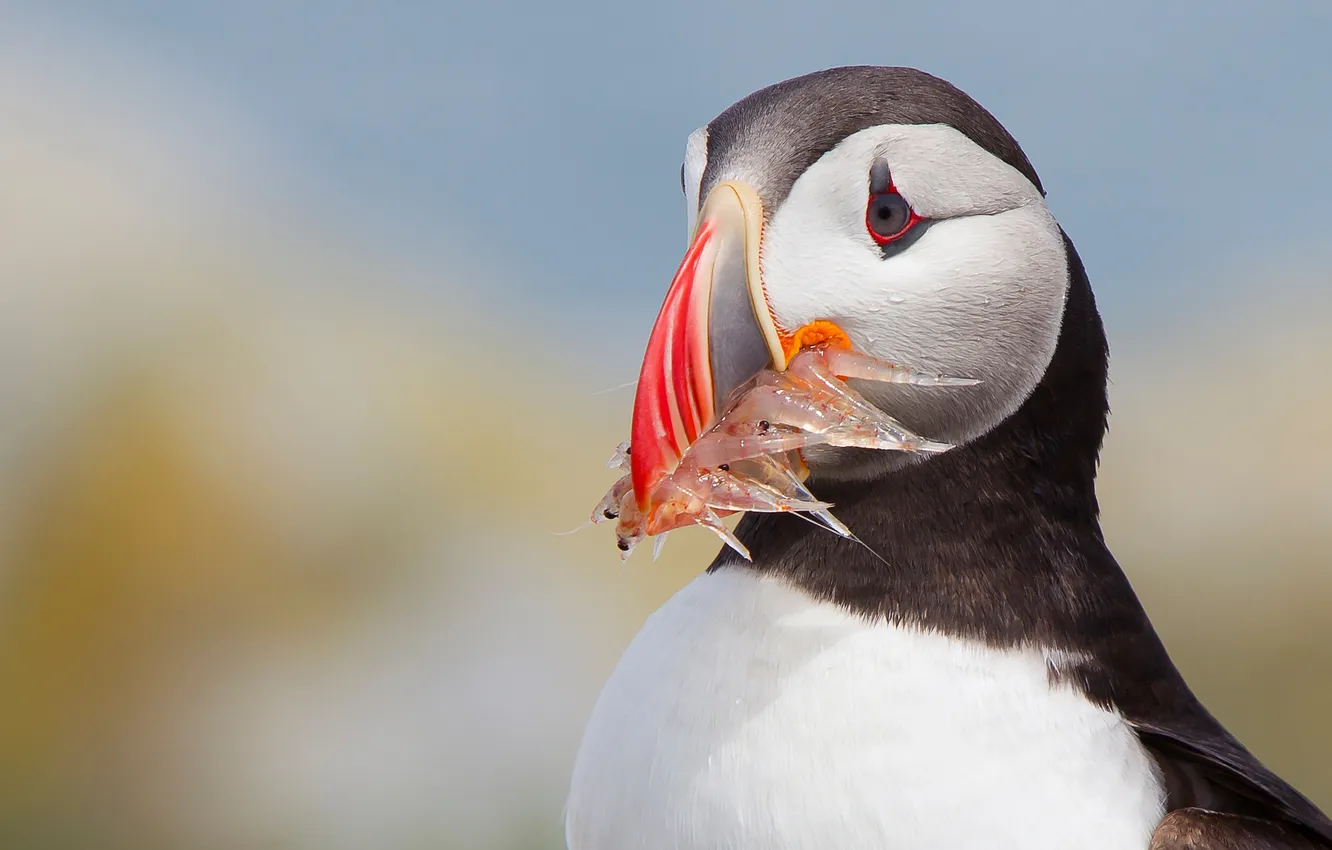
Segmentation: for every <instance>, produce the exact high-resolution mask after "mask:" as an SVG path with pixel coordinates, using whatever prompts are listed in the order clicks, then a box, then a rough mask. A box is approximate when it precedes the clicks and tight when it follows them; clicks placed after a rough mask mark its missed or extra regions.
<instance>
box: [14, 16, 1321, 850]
mask: <svg viewBox="0 0 1332 850" xmlns="http://www.w3.org/2000/svg"><path fill="white" fill-rule="evenodd" d="M1092 5H1093V4H1067V3H1062V2H1055V0H1014V2H1009V3H1004V4H994V3H989V2H980V0H978V2H973V3H922V4H914V5H912V4H897V5H894V6H892V7H889V6H885V5H884V4H882V3H870V2H864V3H855V2H842V0H822V2H819V3H808V2H786V0H781V1H780V2H760V0H749V2H738V3H730V4H728V3H713V2H704V0H684V1H683V2H673V3H659V4H628V3H621V2H609V0H608V2H596V0H570V2H565V3H558V4H546V3H537V2H530V0H529V1H528V2H522V1H521V0H520V1H519V2H508V3H505V2H496V3H488V4H483V3H467V4H464V3H460V2H459V3H455V2H444V3H442V4H440V3H435V4H426V3H421V4H403V3H349V2H324V3H319V4H315V3H285V4H274V3H267V2H263V0H230V2H225V3H222V2H214V3H206V2H196V3H179V2H167V1H166V0H160V2H157V0H115V2H103V1H102V0H84V2H77V1H75V2H58V3H49V2H40V0H32V2H23V0H3V2H0V846H4V847H7V848H8V847H14V848H92V847H97V848H118V847H125V848H136V850H156V848H163V850H166V848H181V847H190V848H321V850H322V849H324V848H328V849H330V850H340V848H348V850H359V848H426V847H431V848H478V850H538V848H552V850H553V848H559V847H562V846H563V843H562V839H561V837H560V833H561V829H560V809H561V805H562V802H563V794H564V790H565V783H566V779H567V776H568V773H569V768H570V764H571V760H572V756H573V753H574V749H575V747H576V745H577V741H578V736H579V734H580V732H581V729H582V725H583V722H584V720H585V718H586V716H587V713H588V711H589V710H590V708H591V705H592V702H593V700H594V699H595V696H596V693H597V690H598V688H599V686H600V684H601V682H602V681H603V679H604V677H605V676H606V674H607V673H608V671H609V670H610V668H611V666H612V665H613V663H614V661H615V659H616V658H617V656H618V654H619V652H620V650H621V649H622V648H623V646H624V645H625V643H626V642H627V641H628V640H629V638H630V637H631V636H632V634H633V633H634V631H635V630H636V629H637V628H638V626H639V624H640V623H641V622H642V619H643V618H644V617H645V616H646V614H647V613H648V612H649V611H651V610H652V609H653V608H654V607H656V606H657V605H659V604H660V603H661V602H662V601H663V600H664V599H665V598H666V597H667V596H668V595H669V594H670V593H672V592H673V591H674V590H675V589H677V588H678V587H680V586H681V585H682V584H683V583H685V582H686V581H687V580H688V579H689V578H690V577H691V576H692V575H694V574H695V573H697V572H698V571H699V569H700V568H701V567H702V566H703V565H704V564H705V563H706V561H707V559H708V558H709V557H710V556H711V553H712V552H713V550H714V549H715V548H716V546H715V544H714V542H713V540H712V539H711V538H710V537H709V536H708V535H706V533H704V532H697V533H692V534H691V533H689V532H685V533H681V534H679V535H676V536H675V537H674V538H673V539H672V545H671V546H670V547H669V548H668V549H667V550H666V554H665V556H664V557H663V558H662V560H661V561H659V562H657V563H655V564H654V563H652V562H651V560H650V558H649V557H647V556H646V555H645V554H640V555H639V556H638V557H636V558H635V559H634V560H632V561H631V562H630V563H629V564H628V565H627V566H621V565H620V563H619V560H618V558H617V554H618V553H617V552H616V551H615V549H614V546H613V545H612V540H611V535H610V533H609V532H608V531H606V530H605V529H594V530H586V531H583V532H580V533H578V534H575V535H571V536H556V534H555V532H558V531H564V530H568V529H571V528H573V527H575V526H577V525H578V524H579V523H580V522H582V521H583V520H584V518H585V517H586V514H587V511H588V510H589V509H590V508H591V506H592V505H593V504H594V503H595V502H596V501H597V499H598V498H599V497H600V496H601V494H602V492H603V490H604V489H605V487H606V486H608V485H609V483H610V481H611V479H612V477H613V476H612V475H611V474H610V473H609V472H607V471H606V470H605V469H604V460H605V458H606V457H607V456H608V455H609V453H610V450H611V449H612V448H613V446H614V445H615V443H616V442H618V441H619V440H620V439H621V438H622V437H624V436H625V435H626V434H627V422H628V411H629V405H630V402H631V391H630V390H629V389H627V388H625V387H623V385H624V384H625V383H626V382H628V381H631V380H632V379H633V378H634V377H635V375H636V371H637V364H638V361H639V358H640V355H641V350H642V344H643V341H644V339H645V338H646V333H647V330H648V328H649V326H650V323H651V320H652V318H653V316H654V315H655V312H656V308H657V305H658V304H659V302H660V298H661V296H662V294H663V293H664V291H665V287H666V284H667V283H668V281H669V278H670V276H671V274H672V272H673V271H674V268H675V265H676V263H677V261H678V258H679V252H680V251H681V250H682V249H683V243H684V236H685V234H684V216H683V209H682V207H683V204H682V201H681V198H680V195H679V186H678V183H679V176H678V175H679V163H680V160H681V157H682V153H683V144H684V140H685V137H686V135H687V134H688V133H689V132H690V131H691V130H693V129H694V128H695V127H697V126H700V125H702V124H704V123H706V122H707V121H708V120H709V119H710V118H711V117H712V116H713V115H714V114H716V113H717V112H719V111H720V110H721V109H723V108H725V107H726V106H727V105H729V104H730V103H732V102H733V101H734V100H736V99H738V98H739V97H741V96H743V95H745V94H747V93H748V92H750V91H752V90H754V89H756V88H758V87H760V86H762V85H765V84H767V83H771V82H775V81H777V80H780V79H783V78H786V77H790V76H794V75H796V74H799V73H803V72H806V71H809V70H813V69H816V68H820V67H825V66H829V65H837V64H852V63H873V64H910V65H916V66H919V67H922V68H925V69H927V70H930V71H932V72H934V73H936V74H939V75H942V76H944V77H946V78H948V79H950V80H952V81H953V82H955V83H957V84H959V85H960V86H961V87H963V88H964V89H966V90H968V91H969V92H970V93H971V94H973V95H974V96H976V97H977V98H978V99H979V100H980V101H981V102H982V103H984V104H985V105H987V106H988V107H989V108H990V109H991V110H992V111H993V112H994V113H995V114H996V115H997V116H998V117H999V118H1000V120H1001V121H1003V122H1004V123H1005V124H1006V125H1007V126H1008V127H1009V129H1010V130H1012V131H1013V133H1014V134H1015V135H1016V136H1017V137H1018V138H1019V139H1020V140H1021V141H1022V143H1023V145H1024V146H1025V148H1026V150H1027V152H1028V154H1029V155H1030V156H1031V159H1032V160H1033V161H1034V162H1035V163H1036V165H1037V168H1038V169H1039V170H1040V172H1041V175H1042V178H1043V180H1044V182H1045V184H1046V186H1047V187H1048V188H1049V190H1050V202H1051V204H1052V206H1053V207H1054V209H1055V212H1056V214H1057V215H1058V216H1059V217H1060V220H1061V222H1062V223H1063V224H1064V226H1065V228H1066V229H1067V230H1068V232H1069V233H1070V234H1071V235H1072V237H1073V238H1074V240H1075V241H1076V243H1077V244H1078V246H1079V248H1080V250H1081V252H1082V255H1083V257H1084V259H1085V260H1086V262H1087V266H1088V268H1089V270H1090V272H1091V276H1092V280H1093V283H1094V285H1095V286H1096V289H1097V293H1098V297H1099V300H1100V303H1101V305H1102V308H1103V312H1104V313H1105V316H1106V320H1107V324H1108V328H1109V333H1110V337H1111V344H1112V349H1113V365H1112V379H1113V388H1112V393H1113V406H1114V414H1113V418H1112V420H1111V436H1110V439H1109V444H1108V446H1107V449H1106V452H1105V456H1104V461H1103V464H1102V475H1101V479H1102V495H1103V505H1104V510H1105V526H1106V531H1107V534H1108V536H1109V539H1110V541H1111V544H1112V547H1113V548H1114V550H1115V552H1116V553H1117V554H1118V556H1119V559H1120V560H1121V562H1122V563H1123V565H1124V567H1125V569H1126V570H1127V571H1128V573H1129V575H1130V577H1131V578H1132V580H1133V582H1134V584H1135V585H1136V587H1137V588H1138V589H1139V591H1140V593H1141V595H1142V597H1143V599H1144V602H1145V604H1146V605H1147V608H1148V610H1149V611H1150V613H1151V614H1152V616H1153V618H1154V619H1155V621H1156V623H1157V624H1158V626H1159V628H1160V630H1161V632H1162V633H1163V636H1164V638H1165V640H1166V643H1167V644H1168V646H1169V647H1170V648H1171V650H1172V651H1173V653H1174V654H1175V657H1176V659H1177V661H1178V662H1179V664H1180V666H1181V667H1182V669H1183V670H1184V673H1185V675H1186V676H1187V677H1188V679H1189V680H1190V682H1191V683H1192V684H1193V685H1194V686H1195V688H1196V690H1197V691H1198V692H1199V693H1200V695H1201V696H1202V698H1203V699H1204V701H1205V702H1206V703H1207V704H1208V705H1209V706H1210V707H1211V709H1212V710H1213V712H1214V713H1216V714H1217V715H1218V716H1219V717H1220V718H1221V719H1222V720H1223V721H1224V722H1225V723H1227V724H1228V725H1229V726H1230V727H1231V728H1232V729H1233V730H1234V731H1235V732H1236V734H1237V735H1238V736H1239V737H1240V738H1241V739H1242V740H1244V741H1245V742H1246V743H1247V744H1248V745H1249V746H1250V747H1251V748H1252V749H1253V750H1254V751H1255V752H1256V753H1257V754H1258V755H1259V756H1260V757H1262V758H1263V759H1265V760H1266V761H1267V762H1268V763H1269V764H1270V765H1271V766H1272V767H1273V768H1275V769H1276V770H1278V771H1279V772H1281V773H1282V774H1284V775H1285V776H1286V777H1288V778H1289V779H1291V780H1292V781H1293V782H1294V783H1295V784H1296V785H1298V786H1299V787H1300V788H1302V789H1303V790H1304V791H1305V792H1306V793H1307V794H1309V795H1310V796H1311V797H1313V798H1314V799H1315V800H1316V801H1318V802H1319V803H1321V804H1322V805H1323V806H1324V807H1325V808H1326V807H1329V806H1332V720H1330V719H1329V718H1332V616H1330V612H1332V488H1330V487H1329V481H1332V444H1330V442H1332V441H1330V440H1329V436H1332V426H1329V424H1328V420H1329V417H1332V390H1329V379H1328V375H1329V372H1330V371H1332V334H1329V328H1332V288H1330V287H1329V283H1330V282H1332V251H1329V248H1328V245H1329V240H1328V236H1327V234H1328V232H1329V229H1330V228H1332V204H1329V203H1328V198H1329V197H1332V168H1329V167H1328V161H1327V154H1328V150H1329V148H1330V146H1332V110H1329V109H1328V108H1327V97H1328V92H1329V91H1332V58H1329V54H1328V52H1327V50H1326V44H1327V42H1328V40H1329V38H1332V6H1329V5H1328V4H1327V3H1325V2H1321V0H1307V2H1299V0H1286V2H1280V3H1271V2H1264V0H1253V2H1218V0H1207V2H1178V3H1172V4H1169V5H1168V6H1166V5H1164V4H1157V3H1155V2H1151V0H1125V2H1120V3H1115V4H1096V5H1097V6H1099V7H1100V8H1091V7H1092ZM615 387H620V388H619V389H616V390H611V388H615ZM608 390H610V391H608Z"/></svg>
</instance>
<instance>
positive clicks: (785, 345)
mask: <svg viewBox="0 0 1332 850" xmlns="http://www.w3.org/2000/svg"><path fill="white" fill-rule="evenodd" d="M820 345H826V346H831V347H832V348H851V347H852V346H851V338H850V337H849V336H847V335H846V331H844V330H842V329H841V328H839V327H838V326H837V325H836V324H835V323H833V322H830V321H828V320H826V319H818V320H817V321H813V322H810V323H809V324H807V325H805V326H804V327H802V328H799V329H797V330H796V332H795V333H793V334H791V335H790V336H787V335H786V334H782V351H783V352H785V353H786V360H787V362H788V363H789V362H790V361H791V359H792V358H794V357H795V356H796V354H797V353H798V352H800V351H802V350H803V349H806V348H815V347H816V346H820Z"/></svg>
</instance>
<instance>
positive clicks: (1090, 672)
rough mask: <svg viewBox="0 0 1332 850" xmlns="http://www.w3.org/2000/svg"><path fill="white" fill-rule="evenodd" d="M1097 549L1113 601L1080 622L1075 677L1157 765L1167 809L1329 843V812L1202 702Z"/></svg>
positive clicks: (1331, 843) (1110, 558) (1331, 838)
mask: <svg viewBox="0 0 1332 850" xmlns="http://www.w3.org/2000/svg"><path fill="white" fill-rule="evenodd" d="M1101 557H1102V558H1103V559H1104V560H1100V562H1099V563H1098V564H1097V566H1099V567H1100V568H1101V569H1100V570H1099V571H1098V573H1099V575H1100V576H1102V577H1104V578H1105V579H1106V580H1107V581H1108V584H1109V585H1110V586H1113V587H1111V588H1107V589H1109V590H1110V593H1109V594H1108V596H1109V597H1112V598H1115V599H1116V600H1117V603H1118V604H1116V605H1114V606H1112V607H1110V608H1108V609H1107V611H1109V612H1110V613H1109V615H1107V616H1104V617H1102V618H1099V622H1097V623H1094V624H1092V625H1091V626H1089V627H1085V629H1086V633H1088V634H1087V640H1086V641H1085V642H1084V645H1083V647H1082V648H1083V649H1085V650H1087V651H1088V655H1089V657H1090V658H1089V661H1088V663H1087V664H1085V665H1079V669H1078V671H1077V674H1076V679H1077V684H1078V685H1079V686H1080V687H1081V688H1082V690H1083V691H1084V692H1085V693H1086V694H1087V695H1088V696H1089V697H1091V698H1092V699H1095V700H1097V701H1098V702H1101V703H1102V704H1104V705H1106V706H1108V707H1113V708H1114V709H1115V710H1117V711H1118V712H1119V713H1120V714H1121V715H1122V716H1123V717H1124V719H1125V720H1127V721H1128V723H1129V724H1130V725H1131V726H1132V727H1133V728H1134V729H1135V730H1136V731H1137V733H1138V736H1139V738H1140V739H1141V740H1142V742H1143V743H1144V744H1145V745H1146V747H1147V748H1148V750H1149V751H1150V752H1151V754H1152V755H1153V756H1154V757H1155V759H1156V761H1157V763H1158V764H1159V765H1160V766H1161V771H1162V774H1163V775H1164V778H1165V784H1166V790H1167V794H1168V801H1167V807H1168V810H1170V811H1174V810H1178V809H1185V808H1198V809H1204V810H1209V811H1212V812H1219V813H1226V814H1233V815H1237V816H1242V818H1241V819H1240V820H1236V821H1233V822H1228V823H1232V824H1234V823H1241V822H1243V818H1250V819H1259V820H1269V821H1275V822H1278V823H1281V824H1288V825H1290V826H1294V827H1296V828H1297V830H1298V831H1299V833H1300V834H1301V835H1304V836H1306V838H1307V839H1308V840H1311V841H1313V842H1314V844H1313V845H1312V846H1315V847H1320V848H1327V850H1332V819H1329V818H1328V817H1327V815H1325V814H1323V812H1321V811H1319V809H1318V807H1317V806H1315V805H1314V804H1313V803H1312V802H1310V801H1309V800H1308V798H1306V797H1305V796H1304V795H1302V794H1300V792H1298V791H1296V790H1295V789H1294V788H1292V787H1291V786H1290V784H1288V783H1287V782H1285V781H1284V780H1283V779H1281V777H1279V776H1277V775H1276V774H1275V773H1273V772H1272V771H1270V770H1268V769H1267V768H1266V767H1265V766H1263V764H1262V762H1260V761H1259V760H1258V759H1257V758H1255V757H1254V755H1253V754H1252V753H1250V752H1249V751H1248V750H1246V749H1245V748H1244V746H1243V745H1242V744H1240V742H1239V741H1237V740H1235V737H1234V736H1233V735H1231V734H1230V733H1229V732H1227V731H1226V729H1225V727H1224V726H1222V725H1221V723H1220V722H1219V721H1218V720H1217V719H1216V718H1215V717H1213V716H1212V715H1211V714H1210V713H1209V712H1208V711H1207V709H1206V708H1204V707H1203V705H1202V703H1200V702H1199V701H1198V698H1197V697H1195V696H1194V695H1193V691H1191V690H1190V689H1189V686H1188V685H1187V684H1186V683H1185V681H1184V678H1183V677H1182V676H1181V675H1180V673H1179V671H1178V670H1177V669H1176V668H1175V665H1174V663H1173V662H1172V661H1171V660H1170V656H1169V654H1168V653H1167V652H1166V649H1165V647H1164V646H1163V645H1162V643H1161V640H1160V638H1159V637H1158V636H1157V634H1156V630H1155V629H1154V628H1152V624H1151V622H1150V621H1149V620H1148V618H1147V614H1146V612H1144V611H1143V610H1142V606H1141V605H1140V604H1138V603H1137V599H1136V596H1134V595H1133V594H1132V590H1131V589H1129V588H1128V585H1127V581H1126V580H1125V579H1124V578H1123V573H1122V572H1120V571H1119V568H1118V565H1117V564H1115V563H1114V558H1113V556H1111V555H1110V554H1109V552H1108V551H1104V550H1102V553H1101ZM1098 560H1099V559H1098ZM1121 582H1122V584H1121ZM1130 599H1132V604H1131V605H1130V604H1128V601H1129V600H1130ZM1213 826H1215V824H1213ZM1200 846H1208V845H1200ZM1216 846H1217V847H1218V848H1228V847H1230V846H1231V845H1230V844H1224V843H1222V844H1218V845H1216ZM1234 846H1236V847H1241V848H1242V847H1247V846H1249V845H1246V844H1243V843H1240V844H1236V845H1234ZM1252 846H1255V847H1262V846H1265V845H1262V844H1256V845H1252ZM1274 846H1278V847H1279V846H1282V845H1280V844H1278V845H1274ZM1292 846H1296V847H1298V846H1301V845H1298V844H1297V845H1292Z"/></svg>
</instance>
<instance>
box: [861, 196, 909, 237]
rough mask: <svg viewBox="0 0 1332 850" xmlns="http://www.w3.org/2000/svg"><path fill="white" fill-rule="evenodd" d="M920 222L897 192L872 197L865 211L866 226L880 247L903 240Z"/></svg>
mask: <svg viewBox="0 0 1332 850" xmlns="http://www.w3.org/2000/svg"><path fill="white" fill-rule="evenodd" d="M918 221H920V216H918V215H916V213H915V211H914V210H912V209H911V205H910V204H908V203H907V202H906V199H905V198H903V197H902V196H901V195H899V194H897V192H896V191H895V190H889V191H887V192H880V193H879V194H877V195H874V196H872V197H871V198H870V199H869V206H868V208H866V210H865V226H866V227H867V228H869V234H870V236H871V237H873V239H874V241H875V242H878V243H879V244H880V245H887V244H888V243H889V242H894V241H896V240H898V239H901V238H902V237H903V236H904V235H906V232H907V231H908V230H910V229H911V228H912V226H913V225H915V224H916V222H918Z"/></svg>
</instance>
